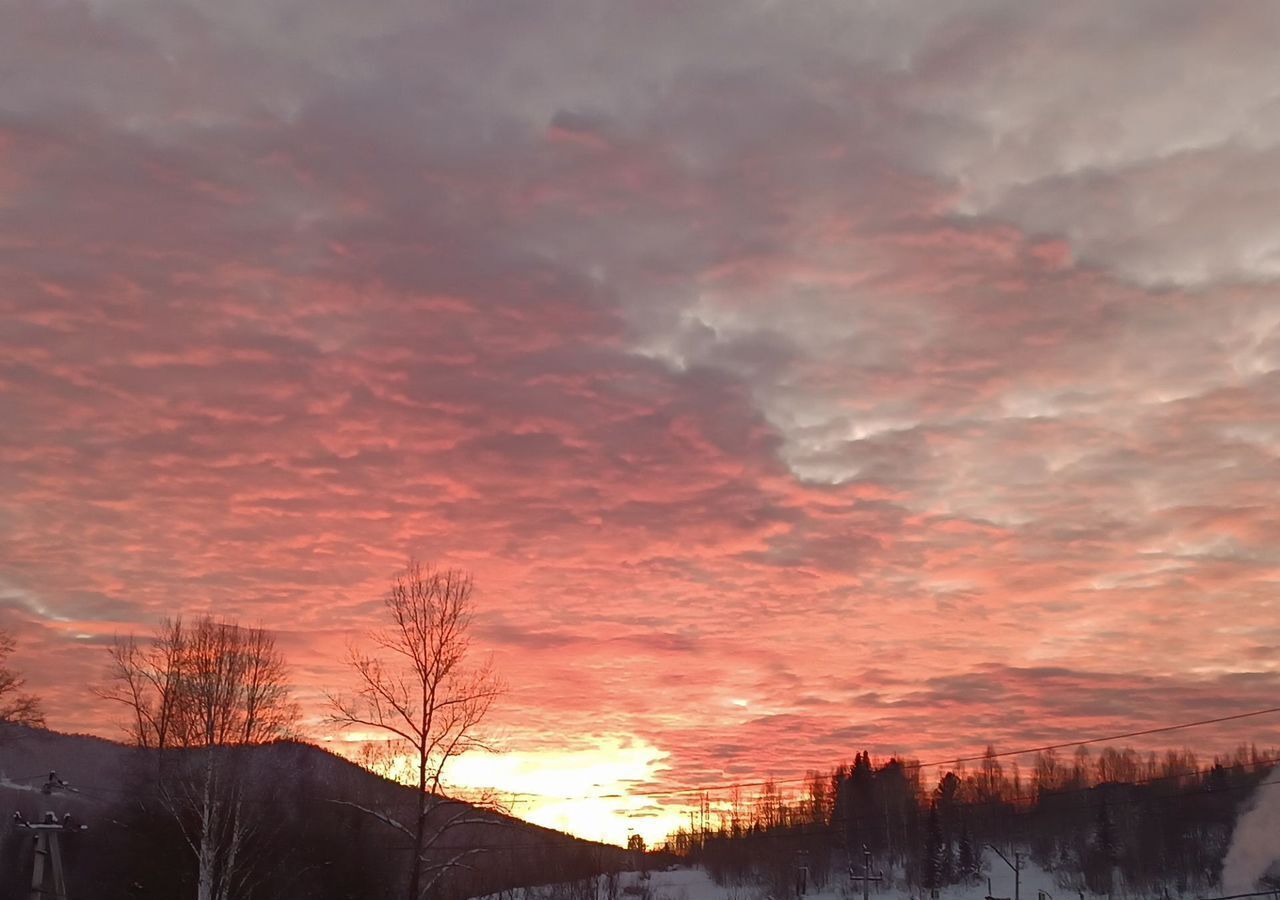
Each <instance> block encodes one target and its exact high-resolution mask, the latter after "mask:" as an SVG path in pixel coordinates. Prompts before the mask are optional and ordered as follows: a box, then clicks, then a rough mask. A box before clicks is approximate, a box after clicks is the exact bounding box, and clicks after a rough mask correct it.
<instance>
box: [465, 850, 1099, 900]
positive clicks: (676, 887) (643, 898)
mask: <svg viewBox="0 0 1280 900" xmlns="http://www.w3.org/2000/svg"><path fill="white" fill-rule="evenodd" d="M987 871H988V873H989V874H990V876H991V890H990V893H991V894H992V895H994V896H996V897H1002V898H1010V900H1011V898H1012V897H1013V893H1014V884H1013V872H1012V871H1011V870H1009V869H1008V868H1007V867H1005V865H1004V864H1003V863H1002V862H1000V860H999V859H990V858H989V859H988V860H987ZM595 887H596V891H595V894H596V897H595V900H795V893H794V890H792V891H791V892H788V893H787V894H785V895H783V896H778V895H776V894H774V893H773V892H772V891H771V889H770V888H768V887H767V886H764V885H759V884H740V885H732V884H731V885H719V884H716V883H715V881H713V880H712V879H711V876H710V875H708V874H707V872H706V871H705V870H703V869H701V868H677V869H670V870H661V869H656V870H653V871H651V872H649V873H648V874H647V875H646V874H642V873H640V872H623V873H621V874H620V875H619V876H618V881H617V883H616V885H614V886H613V887H612V888H611V887H610V885H609V883H608V879H607V878H605V877H604V876H601V877H600V878H599V879H598V880H597V883H596V886H595ZM1041 892H1044V893H1046V894H1048V896H1049V897H1050V898H1052V900H1101V898H1098V897H1096V896H1094V895H1091V894H1080V893H1079V892H1076V891H1071V890H1066V889H1063V888H1061V887H1059V886H1058V885H1057V883H1056V882H1055V881H1054V876H1053V875H1052V874H1051V873H1049V872H1045V871H1044V870H1042V869H1040V868H1038V867H1036V866H1034V865H1032V864H1030V863H1025V862H1024V864H1023V869H1022V879H1021V889H1020V891H1019V897H1020V898H1021V900H1045V898H1043V897H1041V896H1040V893H1041ZM987 893H988V890H987V882H986V879H985V877H984V879H983V881H982V882H981V883H980V884H975V885H967V886H966V885H955V886H952V887H947V888H943V889H942V890H941V891H939V892H938V898H939V900H984V898H985V897H986V896H987ZM870 897H871V898H872V900H928V894H926V893H921V892H920V891H919V890H918V889H916V890H912V889H910V888H908V887H907V886H906V885H905V884H902V883H893V882H890V883H889V884H887V885H886V886H884V887H882V888H881V887H873V888H872V890H871V892H870ZM566 898H568V900H583V897H582V892H581V889H580V888H579V889H577V890H574V889H573V888H571V887H570V886H569V885H544V886H542V887H536V888H522V889H519V890H516V891H510V892H505V893H503V894H493V895H490V897H488V898H483V900H566ZM861 898H862V886H861V883H858V882H854V883H850V881H849V879H848V878H847V877H837V878H834V879H833V880H832V881H831V882H830V883H828V884H827V885H826V886H825V887H823V888H821V889H818V888H815V887H814V886H812V885H810V886H809V889H808V890H807V891H806V893H805V895H804V897H803V898H802V900H861ZM587 900H590V898H589V897H588V898H587Z"/></svg>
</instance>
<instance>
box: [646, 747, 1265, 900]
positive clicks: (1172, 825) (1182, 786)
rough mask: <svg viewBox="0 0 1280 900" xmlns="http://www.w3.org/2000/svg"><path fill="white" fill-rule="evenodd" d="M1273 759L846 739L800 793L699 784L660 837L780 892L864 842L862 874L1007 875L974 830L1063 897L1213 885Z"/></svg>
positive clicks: (856, 867)
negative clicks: (941, 757) (854, 744)
mask: <svg viewBox="0 0 1280 900" xmlns="http://www.w3.org/2000/svg"><path fill="white" fill-rule="evenodd" d="M1276 758H1277V755H1276V753H1275V752H1274V751H1260V750H1258V749H1257V748H1255V747H1241V748H1239V749H1238V750H1236V751H1235V752H1233V753H1230V754H1226V755H1223V756H1220V757H1215V758H1214V759H1213V760H1212V761H1211V762H1210V763H1208V764H1204V763H1202V761H1200V760H1198V759H1197V758H1196V756H1195V755H1194V754H1193V753H1190V752H1188V751H1169V752H1166V753H1164V754H1154V753H1149V754H1145V755H1144V754H1139V753H1137V752H1135V751H1133V750H1131V749H1124V750H1116V749H1112V748H1106V749H1104V750H1102V751H1101V752H1099V753H1096V754H1094V753H1091V752H1090V751H1089V749H1088V748H1084V747H1081V748H1079V749H1078V750H1077V751H1076V752H1075V753H1074V754H1070V755H1060V754H1058V753H1054V752H1052V751H1050V752H1042V753H1039V754H1036V755H1035V758H1034V761H1033V764H1032V766H1031V769H1030V771H1022V770H1020V769H1019V768H1018V767H1017V765H1016V764H1010V763H1006V762H1005V761H1003V760H1002V759H1001V757H1000V756H999V755H997V754H996V753H995V752H994V750H990V749H989V750H988V753H987V756H986V758H985V759H983V760H982V761H981V762H980V763H979V764H978V765H977V766H976V767H974V768H971V769H966V768H963V767H961V768H957V769H955V770H954V771H944V772H942V773H941V774H940V775H939V774H938V773H937V772H936V771H935V772H925V771H922V767H921V766H920V765H919V764H918V763H916V762H915V761H913V760H910V759H888V760H884V761H879V762H877V761H874V760H872V759H871V757H870V756H869V755H867V754H865V753H860V754H858V755H857V757H856V758H855V760H854V763H853V764H852V765H851V766H841V767H839V768H837V769H836V770H834V771H833V772H830V773H828V774H825V775H823V774H818V773H814V774H812V775H811V776H810V777H809V779H808V784H807V785H805V786H803V787H802V788H801V789H800V791H799V792H798V796H796V793H797V792H794V791H793V792H792V796H791V797H790V798H788V797H786V796H784V794H783V791H782V790H781V789H780V788H779V787H778V786H776V785H773V784H766V785H765V786H764V787H763V789H762V790H760V792H759V793H758V794H757V795H755V796H754V797H751V798H749V799H744V798H743V797H741V796H737V797H733V798H730V799H729V800H727V801H725V802H723V803H716V802H714V801H713V800H712V799H711V798H709V797H708V798H705V799H704V802H703V813H702V815H701V816H700V817H699V818H698V822H699V824H703V823H705V824H703V827H695V828H693V829H691V830H688V831H685V830H681V831H679V832H677V833H675V834H673V835H672V836H671V837H670V839H669V841H668V849H669V850H671V851H674V852H677V853H679V854H681V855H682V856H684V857H685V858H687V859H688V860H689V861H691V862H696V863H701V864H703V865H705V866H706V867H707V868H708V869H709V871H710V872H711V874H712V876H713V877H714V878H715V879H716V880H717V881H719V882H720V883H722V884H743V883H748V884H762V885H765V886H767V887H768V888H769V890H770V892H771V893H773V895H774V896H776V897H783V896H794V894H795V892H796V881H797V878H798V877H799V874H798V873H799V870H800V868H801V867H804V868H805V869H807V873H806V877H807V880H808V882H809V884H810V885H812V886H813V887H816V888H822V887H824V886H826V885H827V884H828V882H829V881H830V880H831V879H832V878H834V877H837V875H840V876H841V877H843V873H845V872H847V871H849V870H850V868H851V869H852V871H853V872H854V874H855V875H858V874H861V873H862V871H863V867H864V862H863V859H864V857H863V848H864V847H865V848H866V849H867V850H868V851H869V852H870V854H871V860H872V866H871V868H872V871H873V873H875V872H879V871H883V872H884V874H885V875H886V877H888V878H891V879H893V880H896V881H898V882H899V883H900V885H901V886H902V887H904V888H905V889H907V890H909V891H910V892H911V894H912V896H921V895H927V894H929V893H930V892H931V891H933V890H937V889H940V888H943V887H946V886H949V885H956V884H978V885H980V884H983V883H984V881H985V879H986V877H987V876H988V875H991V876H993V877H994V878H995V879H997V884H1009V883H1011V881H1012V872H1011V870H1010V869H1008V868H1005V867H1004V863H1000V862H998V861H997V862H995V863H994V865H996V866H997V867H998V868H997V870H996V871H990V872H986V871H984V870H983V858H984V857H983V850H984V848H985V847H986V846H988V845H994V847H995V848H998V849H999V850H1000V851H1001V852H1003V853H1004V854H1005V855H1006V856H1007V857H1008V858H1009V860H1010V862H1011V863H1015V864H1016V863H1018V862H1019V861H1020V860H1026V859H1027V858H1028V857H1030V860H1031V861H1032V862H1034V863H1035V864H1037V865H1038V866H1040V867H1042V868H1044V869H1046V870H1048V871H1051V872H1053V873H1055V875H1056V877H1057V881H1058V884H1059V885H1060V887H1061V888H1062V889H1063V894H1062V895H1065V896H1067V897H1075V896H1077V894H1082V893H1084V892H1089V893H1093V894H1111V893H1119V892H1123V893H1125V894H1127V895H1130V896H1141V895H1146V896H1157V897H1158V896H1163V895H1164V894H1165V893H1166V892H1168V893H1184V894H1185V893H1189V892H1201V893H1206V892H1207V893H1213V890H1212V889H1213V888H1214V887H1215V886H1216V885H1218V883H1219V881H1220V879H1221V875H1222V865H1223V859H1224V856H1225V854H1226V852H1227V848H1228V847H1229V845H1230V843H1231V837H1232V829H1233V827H1234V825H1235V822H1236V818H1237V812H1238V810H1239V808H1240V806H1241V804H1242V802H1243V801H1245V800H1246V799H1247V798H1248V797H1249V796H1250V794H1251V793H1252V792H1253V791H1254V790H1255V788H1257V787H1258V786H1259V784H1260V783H1263V782H1264V780H1266V783H1267V784H1268V785H1269V784H1270V779H1267V775H1268V773H1269V772H1270V771H1271V770H1272V767H1273V765H1274V764H1275V762H1276ZM1274 789H1275V790H1280V785H1277V786H1276V787H1275V788H1274ZM1014 853H1018V854H1019V857H1015V856H1014ZM986 858H987V859H988V860H990V859H992V858H993V855H992V854H988V855H987V857H986ZM997 860H998V858H997ZM855 883H856V882H855ZM1277 886H1278V887H1280V885H1277ZM859 891H860V889H859ZM996 893H998V894H1011V893H1012V891H1011V890H997V891H996ZM1062 895H1060V896H1062Z"/></svg>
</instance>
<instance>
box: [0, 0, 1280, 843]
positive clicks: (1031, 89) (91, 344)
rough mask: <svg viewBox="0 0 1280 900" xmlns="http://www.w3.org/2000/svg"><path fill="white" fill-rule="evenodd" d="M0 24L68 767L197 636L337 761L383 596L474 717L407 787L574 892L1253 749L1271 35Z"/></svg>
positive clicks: (1275, 173) (355, 19)
mask: <svg viewBox="0 0 1280 900" xmlns="http://www.w3.org/2000/svg"><path fill="white" fill-rule="evenodd" d="M0 17H2V19H3V25H2V26H0V626H3V627H5V628H8V629H9V630H10V631H11V632H12V633H13V634H14V636H15V637H16V638H17V640H18V641H19V651H18V653H17V654H16V655H15V657H14V659H13V662H14V664H15V665H16V666H17V667H19V668H21V669H22V670H23V671H24V672H25V673H26V674H27V676H28V681H29V686H30V687H31V688H32V689H33V690H35V691H36V692H38V693H40V694H41V695H42V696H43V697H44V700H45V704H46V707H47V710H48V719H49V723H50V725H51V726H53V727H56V728H59V729H64V730H75V731H91V732H94V733H99V734H106V735H111V734H116V733H117V732H116V730H115V723H114V720H113V713H112V711H110V710H107V709H105V708H104V707H103V705H102V702H101V701H99V700H97V699H96V698H95V697H94V696H93V695H92V694H91V693H89V692H88V691H87V690H86V687H85V686H86V685H87V684H91V683H93V682H94V681H96V680H98V679H100V677H101V675H102V672H103V662H104V658H105V654H104V651H103V649H102V648H103V645H104V644H106V643H109V642H110V640H111V638H112V635H114V634H116V633H123V632H129V631H135V630H136V631H145V630H146V629H149V628H150V627H151V626H152V625H153V624H154V623H155V622H156V621H157V620H158V618H159V617H161V616H162V615H165V614H173V613H179V612H185V613H188V614H190V613H195V612H199V611H206V610H212V611H216V612H218V613H222V614H227V615H230V616H236V617H239V618H240V619H241V620H242V621H246V622H251V623H260V624H262V625H265V626H266V627H268V628H271V629H273V630H275V631H276V632H277V634H278V635H279V640H280V643H281V645H282V647H283V648H284V650H285V652H286V653H287V654H288V656H289V659H290V660H291V662H292V665H293V667H294V674H295V679H296V682H297V687H298V693H299V697H300V699H301V701H302V703H303V707H304V711H305V713H306V717H307V718H306V728H307V729H308V731H309V733H310V734H311V735H312V737H313V738H314V739H315V740H317V741H324V740H326V739H329V738H333V737H334V735H333V734H332V733H331V732H330V731H329V730H327V729H326V728H325V727H324V726H323V725H322V724H320V716H321V714H322V713H323V704H322V701H321V698H322V695H323V692H324V690H325V689H327V688H341V687H343V686H345V685H347V684H348V683H349V679H348V676H347V674H346V672H345V670H344V667H343V664H342V655H343V652H344V651H343V648H344V646H345V644H346V642H347V640H348V639H349V638H351V637H354V638H356V639H359V637H360V636H361V635H362V634H363V633H364V632H365V631H366V630H367V629H368V628H369V627H370V626H371V625H373V624H376V623H377V621H378V614H379V598H380V595H381V594H382V592H383V591H384V589H385V587H386V585H387V583H388V581H389V579H390V578H391V576H392V575H393V574H394V572H395V571H396V569H397V568H398V567H400V566H401V565H403V563H404V562H405V560H406V559H407V558H408V557H409V556H410V555H411V554H416V555H417V556H419V557H420V558H422V559H424V560H429V561H434V562H438V563H440V564H443V565H456V566H463V567H467V568H469V569H471V570H472V571H473V572H474V573H475V577H476V585H477V588H476V600H477V619H476V623H475V629H474V633H475V649H476V652H477V653H480V654H488V653H492V654H493V656H494V659H495V665H496V667H497V668H498V670H499V671H500V672H501V673H502V675H503V677H504V678H505V679H506V681H507V683H508V685H509V692H508V694H507V696H506V697H505V698H504V699H503V700H502V702H501V704H500V705H499V707H498V708H497V711H496V714H495V717H494V723H493V724H494V726H495V727H496V729H497V730H498V731H499V732H500V733H501V737H502V746H503V748H504V751H503V752H502V753H500V754H499V755H498V756H496V757H491V758H477V759H467V760H464V761H463V763H462V764H461V765H460V766H459V767H458V768H457V770H456V771H455V773H454V779H455V781H456V782H457V783H459V784H465V785H472V786H479V785H494V786H497V787H500V788H503V789H505V790H511V791H526V792H532V793H537V794H541V795H544V799H538V798H536V797H530V796H528V795H524V794H521V795H518V796H517V800H516V805H515V806H514V810H515V811H516V812H517V813H522V814H525V813H527V814H531V815H536V816H539V817H541V820H542V821H546V822H548V823H550V824H555V825H559V826H560V827H567V828H572V829H573V830H576V831H578V832H579V833H584V834H587V835H588V836H592V837H600V836H605V837H609V838H611V839H615V840H617V839H619V838H620V837H625V835H626V833H627V829H629V828H634V829H637V830H639V831H640V832H642V833H644V834H645V835H646V836H650V837H652V836H654V835H657V834H660V833H661V832H662V831H664V830H665V828H666V827H667V826H668V825H669V824H670V823H671V821H672V820H673V817H674V815H676V814H678V812H679V809H680V806H679V804H680V803H681V802H683V800H680V799H679V798H670V797H655V796H642V795H643V794H645V793H646V792H654V791H663V790H670V789H673V788H682V787H688V786H697V785H703V784H708V783H710V784H721V783H724V782H726V781H734V780H749V779H758V778H762V777H765V776H769V775H773V776H776V777H778V778H788V777H792V776H795V775H799V774H803V772H804V770H805V769H806V768H808V767H810V766H823V767H826V766H829V765H831V764H834V763H836V762H838V761H841V760H847V759H849V758H851V757H852V755H853V754H854V752H856V751H858V750H860V749H868V750H871V751H873V752H875V753H877V754H887V753H890V752H893V751H899V750H901V751H910V752H914V753H916V754H917V755H919V756H921V757H923V758H926V759H930V758H936V757H938V756H940V755H947V754H952V755H956V754H962V753H963V754H968V753H973V752H981V750H982V748H983V747H984V746H985V745H986V744H987V743H988V742H991V743H994V744H995V745H996V746H997V747H1017V746H1025V745H1027V744H1034V743H1038V742H1047V741H1054V740H1069V739H1071V738H1073V737H1076V736H1087V735H1089V734H1105V733H1108V732H1115V731H1128V730H1132V729H1137V728H1142V727H1146V726H1150V725H1156V724H1163V723H1166V722H1177V721H1184V720H1188V719H1195V718H1201V717H1207V716H1213V715H1219V714H1224V713H1230V712H1234V711H1237V710H1249V709H1256V708H1259V707H1264V706H1271V705H1274V704H1275V702H1276V698H1277V697H1278V696H1280V511H1278V508H1277V501H1278V500H1280V53H1277V51H1276V48H1277V47H1280V6H1278V5H1277V4H1276V3H1274V2H1272V0H1258V2H1248V0H1244V2H1239V3H1204V2H1200V0H1188V2H1179V0H1159V2H1139V0H1130V2H1123V3H1116V2H1113V0H1103V2H1096V3H1086V2H1071V3H1063V2H1023V0H1017V2H1014V0H1009V2H995V0H992V2H987V0H980V2H971V3H963V4H962V3H950V2H946V3H944V2H918V3H909V2H873V0H866V2H854V0H836V2H817V0H813V2H796V3H775V2H758V0H756V2H746V0H744V2H723V3H713V2H707V3H702V2H691V3H676V2H659V0H654V2H628V3H588V2H557V0H548V2H537V3H498V2H490V0H476V2H458V3H444V2H416V0H413V2H411V0H404V2H400V0H396V2H386V3H383V2H372V3H363V2H362V3H354V2H342V0H200V2H194V0H192V2H188V0H163V2H161V0H87V2H83V0H50V2H45V0H15V2H9V3H6V4H5V5H4V8H3V12H2V13H0ZM1241 735H1244V736H1251V737H1257V738H1258V739H1259V740H1260V741H1264V742H1275V741H1280V717H1274V716H1273V717H1270V718H1262V719H1257V720H1251V721H1247V722H1245V723H1241V724H1238V725H1237V726H1236V727H1235V728H1230V729H1221V730H1219V731H1217V732H1213V731H1197V732H1195V733H1194V734H1193V733H1190V732H1188V733H1184V734H1177V735H1173V736H1170V737H1169V738H1168V739H1167V740H1161V741H1159V742H1158V743H1160V744H1166V743H1172V744H1181V743H1184V742H1187V743H1192V744H1193V745H1195V746H1198V747H1202V748H1206V749H1210V750H1211V749H1214V748H1217V747H1226V746H1230V745H1231V743H1233V742H1234V740H1235V739H1236V737H1237V736H1241ZM618 793H622V794H626V795H628V796H625V797H621V798H618V797H605V798H603V799H595V800H589V799H587V800H584V799H580V798H582V797H587V796H594V795H599V794H618ZM546 798H550V799H546Z"/></svg>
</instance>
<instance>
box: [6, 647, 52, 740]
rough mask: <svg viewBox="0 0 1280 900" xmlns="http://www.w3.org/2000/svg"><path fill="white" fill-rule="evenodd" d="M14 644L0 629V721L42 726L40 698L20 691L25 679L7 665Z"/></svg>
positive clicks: (36, 726)
mask: <svg viewBox="0 0 1280 900" xmlns="http://www.w3.org/2000/svg"><path fill="white" fill-rule="evenodd" d="M16 646H17V644H16V642H15V641H14V639H13V636H12V635H10V634H9V633H8V632H7V631H0V722H3V723H6V724H10V725H26V726H27V727H29V728H43V727H44V712H43V711H42V710H41V708H40V699H39V698H38V697H36V696H35V695H33V694H24V693H23V692H22V688H23V686H24V685H25V684H26V679H24V678H23V677H22V676H21V675H19V674H18V673H17V672H15V671H14V670H13V669H11V668H9V666H8V665H7V663H8V660H9V654H11V653H13V651H14V648H15V647H16Z"/></svg>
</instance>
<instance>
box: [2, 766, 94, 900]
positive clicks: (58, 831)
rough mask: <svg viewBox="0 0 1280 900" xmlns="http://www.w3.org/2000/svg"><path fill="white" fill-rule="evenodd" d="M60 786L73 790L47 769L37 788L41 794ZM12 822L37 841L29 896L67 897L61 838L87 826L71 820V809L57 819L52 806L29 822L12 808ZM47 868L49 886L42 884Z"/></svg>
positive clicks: (34, 898) (39, 898) (36, 899)
mask: <svg viewBox="0 0 1280 900" xmlns="http://www.w3.org/2000/svg"><path fill="white" fill-rule="evenodd" d="M62 789H71V790H74V788H68V785H67V783H66V782H65V781H63V780H62V779H61V778H59V777H58V774H57V773H56V772H50V773H49V780H48V781H46V782H45V783H44V785H43V786H41V788H40V791H41V793H43V794H52V793H53V792H54V791H56V790H62ZM13 824H14V825H15V827H17V828H25V829H27V830H28V831H31V832H32V836H33V837H34V838H35V842H36V848H35V855H34V858H33V859H32V863H31V893H30V895H29V897H30V900H49V898H50V897H52V898H53V900H67V878H66V872H65V871H64V870H63V867H62V841H61V838H62V835H63V834H65V833H67V832H72V833H74V832H80V831H84V830H86V829H87V828H88V826H86V825H77V824H75V823H74V822H72V820H71V814H70V813H68V814H67V815H65V816H63V817H62V821H61V822H59V821H58V817H57V816H56V815H54V813H53V811H52V810H48V811H46V812H45V814H44V819H43V820H42V821H40V822H28V821H27V819H26V817H25V816H24V815H22V813H20V812H15V813H14V814H13ZM46 870H50V871H49V875H50V876H51V878H52V880H53V889H52V890H50V889H48V888H46V887H45V886H44V883H45V873H46Z"/></svg>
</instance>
